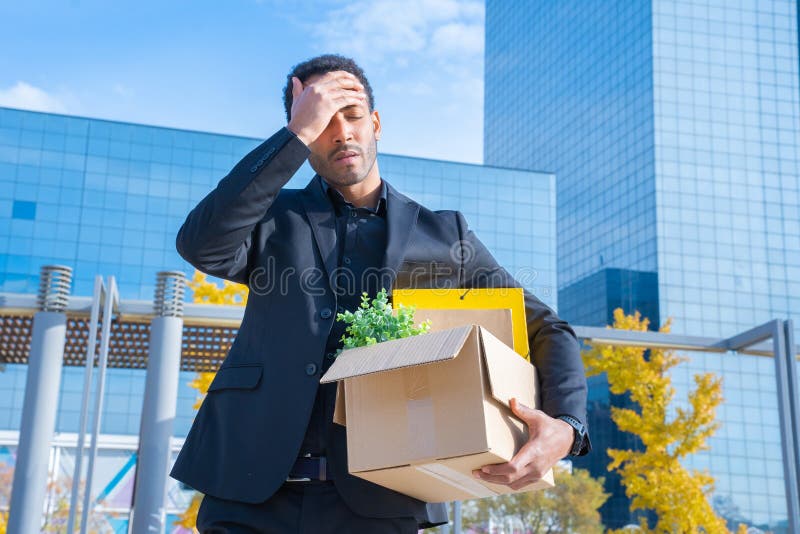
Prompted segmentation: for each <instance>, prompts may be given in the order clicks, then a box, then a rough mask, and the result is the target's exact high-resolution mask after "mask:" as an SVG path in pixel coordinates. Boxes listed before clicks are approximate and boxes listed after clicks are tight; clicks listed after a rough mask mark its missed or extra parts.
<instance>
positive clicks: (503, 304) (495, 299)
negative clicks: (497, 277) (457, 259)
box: [392, 287, 530, 360]
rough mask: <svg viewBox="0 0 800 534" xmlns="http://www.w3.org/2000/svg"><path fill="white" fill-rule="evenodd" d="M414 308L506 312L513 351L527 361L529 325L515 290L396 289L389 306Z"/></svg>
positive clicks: (520, 294) (520, 292) (522, 298)
mask: <svg viewBox="0 0 800 534" xmlns="http://www.w3.org/2000/svg"><path fill="white" fill-rule="evenodd" d="M401 304H403V305H405V306H416V308H417V309H418V310H422V309H447V310H457V309H462V310H464V309H466V310H477V309H509V310H511V323H512V327H513V337H514V350H515V351H516V352H517V353H518V354H519V355H520V356H522V357H523V358H525V359H526V360H530V349H529V347H528V325H527V322H526V319H525V295H524V293H523V290H522V289H520V288H517V287H500V288H479V289H478V288H475V289H395V290H394V291H393V292H392V305H393V307H394V308H398V307H399V306H400V305H401Z"/></svg>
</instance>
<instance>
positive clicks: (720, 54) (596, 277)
mask: <svg viewBox="0 0 800 534" xmlns="http://www.w3.org/2000/svg"><path fill="white" fill-rule="evenodd" d="M797 24H798V13H797V2H796V1H795V0H768V1H767V0H765V1H761V0H734V1H729V0H693V1H683V2H681V1H676V0H652V1H649V0H646V1H645V0H637V1H622V0H617V1H605V0H603V1H601V0H580V1H578V0H563V1H559V2H546V1H516V2H507V1H504V0H487V3H486V65H485V74H486V85H485V91H486V94H485V122H484V128H485V130H484V133H485V137H484V153H485V162H486V164H488V165H500V166H509V167H514V168H522V169H542V170H546V171H549V172H554V173H555V175H556V177H557V180H556V184H557V185H556V188H557V199H558V201H557V227H558V246H557V250H558V292H559V306H560V310H561V312H562V315H563V316H565V317H566V318H567V319H569V320H572V321H574V322H578V323H580V324H586V325H601V324H608V323H609V322H610V320H611V315H610V314H611V311H612V310H613V308H615V307H617V306H621V307H622V308H624V309H625V310H626V311H627V312H630V311H632V310H634V309H638V310H640V311H642V312H643V313H644V314H645V315H647V316H648V317H650V319H652V320H653V323H658V322H659V321H664V320H665V319H666V318H668V317H671V318H672V319H673V332H678V333H685V334H698V335H704V336H720V337H721V336H730V335H734V334H736V333H738V332H741V331H743V330H747V329H749V328H751V327H753V326H756V325H759V324H761V323H764V322H766V321H768V320H770V319H773V318H791V317H792V316H794V320H795V325H796V327H797V326H800V321H798V319H800V317H798V316H797V311H798V310H800V197H799V195H800V192H799V191H798V188H799V187H800V185H799V184H800V178H799V175H798V164H799V163H800V157H799V155H798V150H800V148H798V147H800V102H799V101H798V32H797ZM796 331H798V332H800V330H796ZM795 336H797V333H796V334H795ZM703 371H713V372H715V373H718V374H720V375H721V376H722V377H723V379H724V384H723V387H724V397H725V402H724V404H723V406H722V407H721V409H720V410H719V411H718V419H719V420H720V421H721V422H722V427H721V428H720V430H719V431H718V432H717V433H716V435H715V436H714V437H713V438H712V439H711V440H710V442H709V444H710V446H711V450H710V451H707V452H703V453H700V454H697V455H695V456H694V457H693V458H692V459H691V460H690V461H689V462H688V463H689V464H690V465H689V467H693V468H700V469H703V468H707V469H709V470H710V472H711V474H712V475H714V476H715V477H716V490H715V499H716V501H717V503H719V504H724V506H720V507H719V508H720V510H721V511H722V510H723V508H724V509H725V514H726V515H727V516H728V517H733V516H736V517H738V518H739V519H743V520H746V521H749V522H751V523H752V524H756V525H765V526H770V527H772V528H777V529H779V528H781V524H783V525H785V522H786V519H787V516H786V514H787V511H786V501H785V497H784V481H783V472H782V461H781V456H780V448H779V443H780V434H779V430H778V422H777V397H776V391H775V376H774V364H773V362H772V361H771V360H770V359H768V358H758V357H752V356H736V355H731V354H728V355H720V354H709V355H704V354H695V355H692V356H691V361H690V363H688V364H685V365H683V366H681V368H680V369H678V370H677V371H676V372H675V373H674V375H673V376H674V381H675V384H676V386H677V387H678V395H677V398H681V396H683V398H685V394H686V391H687V389H688V388H689V387H690V385H691V384H692V380H691V376H692V375H693V374H694V373H696V372H703ZM590 396H591V403H590V408H591V410H592V413H593V415H592V416H591V417H590V421H591V422H593V423H594V428H592V435H593V437H594V439H595V444H596V445H598V449H600V450H604V449H605V448H606V447H607V446H609V445H613V446H617V447H619V446H623V447H624V446H626V442H625V437H624V436H619V435H616V434H615V433H614V432H613V431H612V430H611V428H610V423H609V421H608V409H609V405H613V404H619V403H621V402H622V401H621V400H619V399H611V398H610V397H609V394H608V391H607V390H605V389H604V386H603V383H602V381H601V380H598V381H597V382H595V383H593V385H592V391H591V393H590ZM598 425H599V426H598ZM588 461H589V462H590V464H591V467H592V470H593V472H595V473H596V474H602V475H606V472H605V464H606V463H607V458H605V457H604V455H603V453H602V452H601V453H597V454H595V455H594V456H593V457H590V459H589V460H588ZM613 486H614V484H613V480H612V481H611V485H610V486H609V487H613ZM603 512H604V519H605V521H606V522H607V524H608V526H621V525H624V524H625V523H627V522H628V521H629V520H630V519H631V517H630V516H629V514H628V502H627V500H626V499H625V497H624V495H623V494H621V492H620V489H619V487H616V489H615V490H614V495H613V496H612V498H611V499H610V500H609V502H608V503H607V505H606V506H605V507H604V509H603ZM784 528H785V527H784Z"/></svg>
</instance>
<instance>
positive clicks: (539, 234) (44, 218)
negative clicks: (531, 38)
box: [0, 108, 556, 531]
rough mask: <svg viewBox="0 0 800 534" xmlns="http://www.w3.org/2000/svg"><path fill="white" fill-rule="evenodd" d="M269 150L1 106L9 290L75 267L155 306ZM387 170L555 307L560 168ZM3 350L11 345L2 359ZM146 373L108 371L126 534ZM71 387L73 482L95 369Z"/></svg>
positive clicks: (11, 424) (67, 401)
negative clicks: (195, 232) (207, 204)
mask: <svg viewBox="0 0 800 534" xmlns="http://www.w3.org/2000/svg"><path fill="white" fill-rule="evenodd" d="M260 142H261V140H258V139H251V138H244V137H234V136H229V135H217V134H211V133H202V132H191V131H183V130H176V129H167V128H159V127H152V126H145V125H137V124H127V123H120V122H111V121H104V120H95V119H86V118H79V117H69V116H63V115H55V114H48V113H36V112H30V111H21V110H14V109H7V108H0V293H2V292H9V293H36V292H37V289H38V285H39V269H40V267H41V266H42V265H45V264H63V265H68V266H71V267H73V269H74V272H73V280H74V281H73V290H72V294H74V295H81V296H91V293H92V289H93V283H94V276H95V275H96V274H102V275H104V276H105V275H114V276H115V277H116V278H117V282H118V285H119V289H120V295H121V298H122V299H123V300H125V299H144V300H151V299H152V298H153V295H154V292H155V284H156V273H157V272H158V271H161V270H175V269H177V270H183V271H185V272H186V273H187V275H189V276H191V275H192V274H193V272H194V269H193V267H191V266H190V265H189V264H187V263H186V262H184V261H183V259H182V258H181V257H180V256H179V255H178V253H177V252H176V250H175V236H176V234H177V232H178V229H179V228H180V225H181V224H182V223H183V220H184V218H185V217H186V215H187V213H188V212H189V210H190V209H191V208H192V207H194V205H195V204H196V203H197V202H198V201H199V200H200V199H201V198H203V197H204V196H205V195H206V194H207V193H208V192H209V191H210V190H211V189H212V188H214V187H215V186H216V184H217V182H218V181H219V180H220V179H221V178H222V177H223V176H224V175H225V174H226V173H227V172H228V171H229V170H230V169H231V167H232V166H233V165H234V164H235V163H236V162H237V161H238V160H239V159H240V158H241V157H242V156H243V155H244V154H246V153H247V152H249V151H250V150H252V149H253V148H255V147H256V146H257V145H258V144H259V143H260ZM379 165H380V168H381V172H382V175H383V176H384V177H385V178H386V179H387V180H388V181H390V182H391V183H392V184H393V185H394V186H395V187H397V188H398V189H399V190H400V191H402V192H404V193H405V194H407V195H409V196H411V197H412V198H414V199H416V200H417V201H419V202H420V203H422V204H423V205H425V206H427V207H429V208H431V209H458V210H461V211H462V212H463V213H464V215H465V216H466V218H467V221H468V222H469V223H470V226H471V228H472V229H473V230H474V231H475V233H476V234H477V235H478V236H479V237H480V238H481V240H482V241H483V242H484V243H485V244H486V245H487V247H488V248H489V249H490V250H491V251H492V252H493V253H494V255H495V257H496V258H497V259H498V261H499V262H500V263H501V264H502V265H504V266H505V267H506V268H507V269H508V270H509V272H511V273H512V274H513V275H515V276H516V277H517V279H518V280H519V281H520V282H521V283H523V284H524V285H525V287H527V288H528V289H529V290H531V291H532V292H533V293H534V294H536V295H537V296H538V297H540V298H541V299H542V300H543V301H544V302H546V303H547V304H549V305H551V306H553V307H554V306H555V300H556V291H555V288H556V278H555V266H556V256H555V177H554V176H553V175H552V174H547V173H538V172H529V171H523V170H513V169H504V168H498V167H486V166H480V165H471V164H462V163H453V162H445V161H435V160H428V159H419V158H412V157H404V156H394V155H380V156H379ZM312 176H313V172H312V171H311V169H310V167H307V166H305V167H304V168H303V169H301V171H300V172H298V173H297V175H296V176H295V177H294V178H293V179H292V180H291V181H290V183H289V184H288V185H287V187H295V188H302V187H305V185H306V183H307V182H308V180H309V179H310V178H311V177H312ZM2 354H3V347H1V346H0V363H2V360H3V358H2ZM25 376H26V366H23V365H12V364H9V365H5V367H4V369H3V370H2V372H0V475H2V473H3V471H2V469H3V468H4V467H3V464H5V466H6V467H5V468H7V467H8V465H10V464H11V463H13V456H14V454H13V453H14V450H15V444H16V439H17V430H18V429H19V427H20V418H21V412H22V403H23V399H24V389H25ZM193 378H194V375H193V374H192V373H182V375H181V385H180V390H179V400H178V414H177V419H176V422H175V436H176V437H177V438H180V437H182V436H185V435H186V433H187V432H188V429H189V427H190V425H191V421H192V418H193V416H194V410H193V408H192V405H193V404H194V402H195V400H196V391H195V390H194V389H192V388H190V387H189V386H188V383H189V382H190V381H191V380H192V379H193ZM144 379H145V373H144V371H143V370H134V369H110V370H109V373H108V377H107V386H106V392H107V393H106V396H105V409H104V415H103V419H102V433H103V436H101V441H100V443H101V445H102V447H103V448H102V450H101V456H100V459H99V464H98V465H99V467H98V469H99V471H98V474H97V479H96V482H95V484H94V487H95V489H96V490H98V491H100V492H101V493H102V494H104V495H105V497H104V499H105V500H104V504H103V505H102V506H105V508H103V510H106V512H107V516H108V518H109V523H108V524H109V525H112V526H111V527H109V528H113V529H122V530H119V531H125V530H124V529H126V528H127V515H126V514H127V508H126V507H127V506H129V505H130V496H131V490H132V482H133V476H134V473H135V458H134V453H135V449H136V445H135V442H136V440H135V436H136V435H137V434H138V431H139V418H140V413H141V405H142V395H143V392H144ZM61 384H62V385H61V393H60V401H59V411H58V418H57V423H56V431H57V433H58V434H59V436H61V437H60V438H57V440H56V441H57V442H56V443H55V444H54V458H58V460H54V464H53V465H54V466H60V467H54V468H57V469H60V470H61V471H62V472H63V473H62V474H63V476H67V475H71V471H70V469H71V465H72V463H71V461H72V460H71V458H72V455H74V446H73V447H72V449H70V447H69V443H70V440H69V439H68V436H69V435H70V433H73V434H72V435H73V438H72V443H74V433H75V432H77V430H78V422H79V411H80V403H81V393H82V389H83V369H82V368H76V367H65V368H64V371H63V376H62V382H61ZM131 438H134V439H131ZM59 439H60V441H59ZM59 476H61V475H59ZM9 480H10V479H9ZM62 486H63V484H62ZM7 489H10V488H7ZM168 493H169V499H170V502H169V503H167V509H168V510H169V511H170V512H171V513H175V512H178V511H180V510H181V509H182V507H185V506H186V504H187V497H186V492H182V491H181V490H180V488H179V487H178V486H177V485H175V484H173V485H172V486H170V490H169V492H168ZM2 498H3V495H2V494H0V507H2V505H3V502H2ZM5 506H7V502H6V504H5ZM114 525H116V526H114Z"/></svg>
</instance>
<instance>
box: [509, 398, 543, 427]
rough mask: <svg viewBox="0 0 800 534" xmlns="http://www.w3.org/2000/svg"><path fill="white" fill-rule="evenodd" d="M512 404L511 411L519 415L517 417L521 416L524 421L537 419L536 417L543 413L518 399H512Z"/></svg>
mask: <svg viewBox="0 0 800 534" xmlns="http://www.w3.org/2000/svg"><path fill="white" fill-rule="evenodd" d="M510 404H511V411H512V412H514V413H515V414H516V415H517V417H519V418H520V419H522V420H523V421H526V422H530V421H531V420H532V419H535V418H536V417H538V416H539V415H541V413H540V412H539V410H535V409H533V408H531V407H529V406H525V405H524V404H522V403H521V402H519V401H518V400H517V399H511V402H510Z"/></svg>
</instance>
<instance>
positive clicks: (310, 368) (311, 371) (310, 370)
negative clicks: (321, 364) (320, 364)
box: [306, 363, 317, 376]
mask: <svg viewBox="0 0 800 534" xmlns="http://www.w3.org/2000/svg"><path fill="white" fill-rule="evenodd" d="M306 374H307V375H308V376H314V375H315V374H317V364H315V363H309V364H308V365H306Z"/></svg>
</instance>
